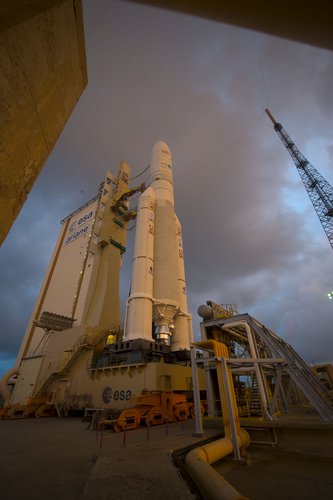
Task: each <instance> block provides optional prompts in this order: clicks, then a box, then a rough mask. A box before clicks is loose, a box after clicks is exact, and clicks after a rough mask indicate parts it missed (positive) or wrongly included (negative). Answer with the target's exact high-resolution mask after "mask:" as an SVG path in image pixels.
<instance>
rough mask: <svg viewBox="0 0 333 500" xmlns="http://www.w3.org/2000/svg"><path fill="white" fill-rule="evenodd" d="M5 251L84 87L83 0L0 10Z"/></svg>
mask: <svg viewBox="0 0 333 500" xmlns="http://www.w3.org/2000/svg"><path fill="white" fill-rule="evenodd" d="M0 19H1V20H0V68H1V72H0V131H1V132H0V167H1V170H0V172H1V174H0V244H1V243H2V241H3V240H4V239H5V237H6V235H7V233H8V231H9V229H10V227H11V225H12V223H13V222H14V220H15V218H16V217H17V215H18V213H19V211H20V209H21V207H22V205H23V203H24V201H25V199H26V197H27V195H28V193H29V191H30V190H31V187H32V185H33V183H34V181H35V179H36V177H37V175H38V174H39V172H40V170H41V168H42V167H43V164H44V162H45V161H46V159H47V157H48V155H49V153H50V152H51V150H52V148H53V146H54V145H55V143H56V141H57V139H58V137H59V134H60V133H61V131H62V129H63V127H64V125H65V123H66V121H67V119H68V117H69V116H70V114H71V112H72V110H73V108H74V106H75V104H76V103H77V101H78V99H79V97H80V95H81V93H82V91H83V90H84V88H85V86H86V84H87V72H86V60H85V47H84V34H83V18H82V4H81V0H58V1H54V0H53V1H52V0H43V1H40V0H30V1H27V0H11V1H6V0H5V1H2V2H1V6H0Z"/></svg>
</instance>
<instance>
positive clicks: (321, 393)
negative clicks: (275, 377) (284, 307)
mask: <svg viewBox="0 0 333 500" xmlns="http://www.w3.org/2000/svg"><path fill="white" fill-rule="evenodd" d="M248 324H249V325H250V326H251V328H252V329H253V331H254V332H255V333H256V334H257V335H258V336H259V337H260V339H261V340H262V341H263V342H264V343H265V344H266V345H269V347H270V349H271V351H272V357H281V358H283V359H284V361H285V371H286V372H287V373H288V374H289V375H290V377H291V379H292V380H293V381H294V382H295V384H296V386H297V387H298V388H299V389H300V390H301V391H302V393H303V394H304V396H306V398H307V399H308V400H309V402H310V403H311V404H312V405H313V407H314V408H315V409H316V410H317V411H318V413H319V414H320V415H321V416H322V418H323V420H328V421H331V420H333V401H332V398H331V396H330V394H329V392H328V391H327V390H326V388H325V387H324V386H323V384H321V382H320V381H319V380H318V377H316V375H315V374H314V373H313V372H312V370H311V368H310V367H309V366H308V365H307V364H306V363H305V361H304V360H303V359H302V358H301V357H300V356H299V355H298V354H297V352H296V351H295V350H294V349H293V348H292V347H291V346H290V345H289V344H288V343H287V342H285V341H284V340H282V339H281V338H280V337H278V336H277V335H275V334H274V333H273V332H271V331H270V330H268V328H266V327H265V326H264V325H262V324H261V323H259V322H258V321H257V320H255V319H254V318H251V317H250V316H248Z"/></svg>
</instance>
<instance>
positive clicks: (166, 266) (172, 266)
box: [125, 141, 193, 351]
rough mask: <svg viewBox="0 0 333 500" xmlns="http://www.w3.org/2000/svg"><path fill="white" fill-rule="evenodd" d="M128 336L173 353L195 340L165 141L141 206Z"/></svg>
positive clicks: (157, 151)
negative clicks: (159, 346)
mask: <svg viewBox="0 0 333 500" xmlns="http://www.w3.org/2000/svg"><path fill="white" fill-rule="evenodd" d="M125 338H126V339H128V340H132V339H138V338H143V339H146V340H150V341H153V340H154V341H157V342H162V343H164V344H167V345H170V346H171V350H173V351H178V350H181V349H189V348H190V343H191V342H192V339H193V332H192V318H191V315H190V314H189V313H188V306H187V297H186V284H185V270H184V255H183V246H182V232H181V225H180V222H179V220H178V218H177V215H176V213H175V208H174V194H173V175H172V157H171V153H170V149H169V147H168V146H167V144H166V143H165V142H163V141H159V142H157V143H156V144H155V146H154V147H153V150H152V156H151V163H150V168H149V178H148V187H147V188H146V190H145V191H144V192H143V193H142V195H141V196H140V198H139V202H138V212H137V221H136V234H135V244H134V257H133V267H132V280H131V291H130V296H129V298H128V301H127V305H126V318H125Z"/></svg>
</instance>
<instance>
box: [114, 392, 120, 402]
mask: <svg viewBox="0 0 333 500" xmlns="http://www.w3.org/2000/svg"><path fill="white" fill-rule="evenodd" d="M113 399H114V400H115V401H117V400H118V399H119V391H114V394H113Z"/></svg>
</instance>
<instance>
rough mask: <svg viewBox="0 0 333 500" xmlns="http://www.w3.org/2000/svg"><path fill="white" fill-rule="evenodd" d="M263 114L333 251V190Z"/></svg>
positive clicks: (289, 140) (279, 127)
mask: <svg viewBox="0 0 333 500" xmlns="http://www.w3.org/2000/svg"><path fill="white" fill-rule="evenodd" d="M265 112H266V114H267V115H268V116H269V118H270V119H271V121H272V123H273V125H274V130H275V131H276V133H277V135H278V136H279V137H280V139H281V141H282V143H283V144H284V145H285V147H286V149H287V151H288V153H289V154H290V156H291V157H292V159H293V162H294V163H295V166H296V168H297V170H298V173H299V175H300V177H301V179H302V182H303V184H304V187H305V189H306V191H307V193H308V195H309V198H310V200H311V202H312V205H313V207H314V209H315V211H316V213H317V215H318V218H319V220H320V223H321V225H322V227H323V229H324V231H325V234H326V236H327V238H328V241H329V243H330V245H331V247H332V249H333V188H332V186H331V185H330V184H329V183H328V182H327V180H326V179H324V177H323V176H322V175H321V174H320V173H319V172H318V170H317V169H316V168H315V167H314V166H313V165H312V164H311V163H310V162H309V161H308V160H307V159H306V158H305V156H304V155H303V154H302V153H301V152H300V150H299V149H298V148H297V146H296V145H295V144H294V142H293V141H292V139H291V137H290V136H289V135H288V134H287V132H286V131H285V129H284V128H283V126H282V125H281V123H278V122H277V121H276V120H275V118H274V116H273V115H272V113H271V112H270V110H269V109H265Z"/></svg>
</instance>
